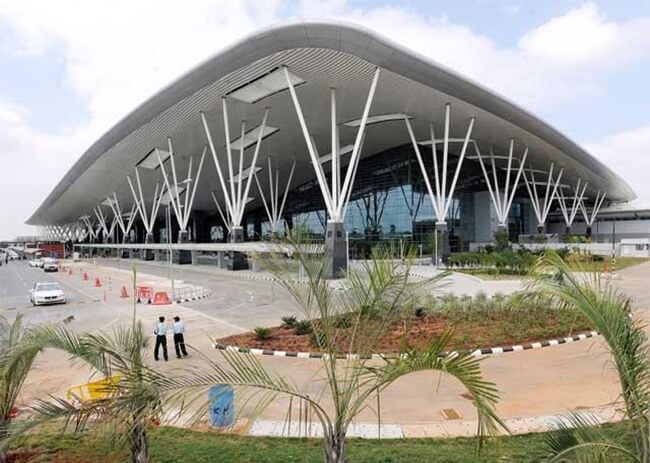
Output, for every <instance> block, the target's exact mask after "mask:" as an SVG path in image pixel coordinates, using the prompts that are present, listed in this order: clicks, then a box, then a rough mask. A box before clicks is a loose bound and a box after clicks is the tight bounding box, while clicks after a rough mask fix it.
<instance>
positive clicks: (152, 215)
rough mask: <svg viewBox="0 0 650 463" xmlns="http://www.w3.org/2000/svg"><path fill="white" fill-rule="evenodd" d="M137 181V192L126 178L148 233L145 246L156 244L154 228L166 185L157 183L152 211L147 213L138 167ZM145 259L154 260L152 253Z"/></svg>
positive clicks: (146, 255)
mask: <svg viewBox="0 0 650 463" xmlns="http://www.w3.org/2000/svg"><path fill="white" fill-rule="evenodd" d="M135 179H136V183H137V186H138V189H137V192H136V189H135V188H134V187H133V182H132V181H131V177H129V176H128V175H127V176H126V180H127V182H128V183H129V188H130V189H131V194H132V195H133V202H134V203H135V207H136V209H137V210H138V214H139V215H140V220H141V221H142V225H144V229H145V232H146V235H145V239H144V242H145V244H148V243H153V242H154V236H153V227H154V225H155V224H156V217H157V216H158V210H159V208H160V202H161V201H162V198H163V196H164V194H165V186H164V184H163V185H162V186H161V185H160V184H159V183H156V187H155V189H154V191H153V195H152V197H151V209H149V211H147V203H146V201H145V195H144V193H143V190H142V182H141V181H140V173H139V172H138V168H137V167H136V168H135ZM144 257H145V260H147V259H149V260H150V259H152V258H153V254H152V253H151V252H147V251H145V256H144Z"/></svg>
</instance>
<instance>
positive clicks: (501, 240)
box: [494, 228, 510, 252]
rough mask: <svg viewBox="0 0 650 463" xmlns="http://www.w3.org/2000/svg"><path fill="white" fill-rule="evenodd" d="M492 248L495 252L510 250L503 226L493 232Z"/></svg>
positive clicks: (506, 233)
mask: <svg viewBox="0 0 650 463" xmlns="http://www.w3.org/2000/svg"><path fill="white" fill-rule="evenodd" d="M494 250H495V251H496V252H503V251H506V250H510V242H509V241H508V232H507V231H506V230H504V229H503V228H499V229H497V230H496V231H495V232H494Z"/></svg>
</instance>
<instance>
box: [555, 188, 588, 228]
mask: <svg viewBox="0 0 650 463" xmlns="http://www.w3.org/2000/svg"><path fill="white" fill-rule="evenodd" d="M588 185H589V182H584V183H583V182H582V179H581V178H579V179H578V183H577V184H576V186H575V188H574V193H573V200H572V201H571V205H570V206H569V205H568V204H567V198H566V197H565V196H564V191H563V189H562V188H561V187H560V188H558V190H557V201H558V203H559V204H560V211H561V212H562V217H563V218H564V223H565V224H566V233H567V235H568V234H570V233H571V227H572V226H573V222H574V221H575V219H576V215H577V214H578V211H579V210H580V206H581V204H582V201H583V199H584V197H585V191H586V190H587V186H588ZM581 187H582V188H581Z"/></svg>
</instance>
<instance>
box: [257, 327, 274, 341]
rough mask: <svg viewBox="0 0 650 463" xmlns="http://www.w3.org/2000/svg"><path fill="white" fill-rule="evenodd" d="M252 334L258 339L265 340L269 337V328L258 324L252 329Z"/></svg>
mask: <svg viewBox="0 0 650 463" xmlns="http://www.w3.org/2000/svg"><path fill="white" fill-rule="evenodd" d="M253 335H254V336H255V339H257V340H258V341H266V340H267V339H270V338H271V329H270V328H266V327H263V326H258V327H257V328H255V329H254V330H253Z"/></svg>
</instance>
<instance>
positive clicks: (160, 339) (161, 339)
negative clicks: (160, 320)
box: [153, 334, 169, 361]
mask: <svg viewBox="0 0 650 463" xmlns="http://www.w3.org/2000/svg"><path fill="white" fill-rule="evenodd" d="M160 346H162V350H163V358H164V359H165V361H166V360H167V359H168V358H169V357H168V356H167V336H165V335H164V334H163V335H160V334H159V335H158V336H156V348H155V349H154V351H153V357H154V358H155V359H156V360H158V351H159V350H160Z"/></svg>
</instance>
